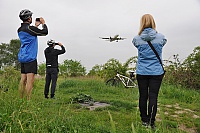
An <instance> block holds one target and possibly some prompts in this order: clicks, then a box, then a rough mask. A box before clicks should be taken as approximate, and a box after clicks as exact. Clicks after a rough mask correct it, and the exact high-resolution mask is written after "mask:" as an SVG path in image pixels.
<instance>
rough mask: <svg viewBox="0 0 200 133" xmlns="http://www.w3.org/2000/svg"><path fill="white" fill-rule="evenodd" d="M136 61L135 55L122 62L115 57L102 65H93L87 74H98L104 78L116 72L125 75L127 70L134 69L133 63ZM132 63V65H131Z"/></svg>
mask: <svg viewBox="0 0 200 133" xmlns="http://www.w3.org/2000/svg"><path fill="white" fill-rule="evenodd" d="M136 63H137V56H134V57H131V58H129V59H128V60H127V61H126V62H125V63H124V64H122V63H121V62H119V60H117V59H114V58H112V59H109V60H108V61H107V62H106V63H105V64H104V65H95V66H94V67H93V68H92V70H90V71H89V73H88V75H92V76H99V77H101V78H104V79H108V78H111V77H113V76H114V75H115V74H116V72H119V73H120V74H123V75H127V73H126V72H127V71H129V70H135V64H136ZM131 65H132V66H131Z"/></svg>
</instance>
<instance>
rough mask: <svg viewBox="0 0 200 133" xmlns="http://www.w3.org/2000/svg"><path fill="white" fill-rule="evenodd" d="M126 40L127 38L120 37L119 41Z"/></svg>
mask: <svg viewBox="0 0 200 133" xmlns="http://www.w3.org/2000/svg"><path fill="white" fill-rule="evenodd" d="M124 39H126V38H121V37H120V38H118V40H124Z"/></svg>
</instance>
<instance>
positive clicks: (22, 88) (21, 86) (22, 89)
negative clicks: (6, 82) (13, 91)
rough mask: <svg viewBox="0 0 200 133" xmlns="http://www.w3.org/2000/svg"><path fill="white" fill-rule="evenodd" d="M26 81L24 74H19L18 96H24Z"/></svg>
mask: <svg viewBox="0 0 200 133" xmlns="http://www.w3.org/2000/svg"><path fill="white" fill-rule="evenodd" d="M26 81H27V76H26V74H21V80H20V83H19V95H20V98H23V97H24V93H25V87H26Z"/></svg>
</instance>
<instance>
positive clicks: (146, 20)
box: [138, 14, 156, 35]
mask: <svg viewBox="0 0 200 133" xmlns="http://www.w3.org/2000/svg"><path fill="white" fill-rule="evenodd" d="M145 28H152V29H154V30H156V24H155V21H154V19H153V17H152V16H151V15H150V14H145V15H143V16H142V18H141V20H140V30H139V33H138V35H140V34H141V33H142V31H143V30H144V29H145Z"/></svg>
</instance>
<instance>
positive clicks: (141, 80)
mask: <svg viewBox="0 0 200 133" xmlns="http://www.w3.org/2000/svg"><path fill="white" fill-rule="evenodd" d="M163 76H164V75H155V76H154V75H138V74H137V76H136V78H137V82H138V87H139V109H140V117H141V120H142V121H143V122H149V123H150V124H154V121H155V117H156V113H157V99H158V93H159V89H160V85H161V83H162V79H163Z"/></svg>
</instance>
